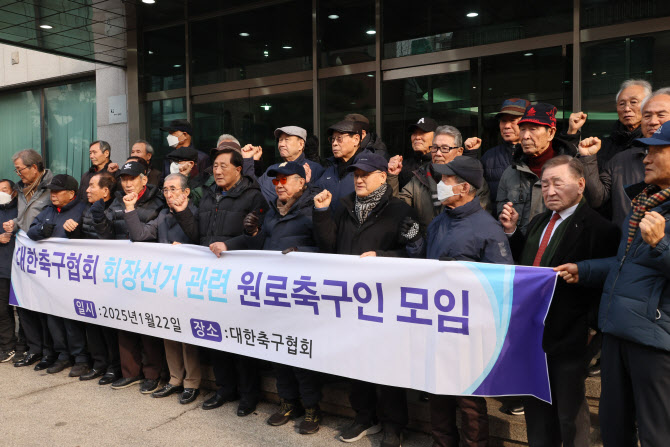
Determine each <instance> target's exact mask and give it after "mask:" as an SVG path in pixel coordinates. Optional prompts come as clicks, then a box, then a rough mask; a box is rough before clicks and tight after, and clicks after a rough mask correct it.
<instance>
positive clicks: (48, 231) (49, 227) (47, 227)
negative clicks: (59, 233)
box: [42, 224, 56, 238]
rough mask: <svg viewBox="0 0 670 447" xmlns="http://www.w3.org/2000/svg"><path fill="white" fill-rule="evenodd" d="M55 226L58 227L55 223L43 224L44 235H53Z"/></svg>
mask: <svg viewBox="0 0 670 447" xmlns="http://www.w3.org/2000/svg"><path fill="white" fill-rule="evenodd" d="M54 228H56V225H54V224H42V236H44V237H45V238H47V237H51V235H52V234H54Z"/></svg>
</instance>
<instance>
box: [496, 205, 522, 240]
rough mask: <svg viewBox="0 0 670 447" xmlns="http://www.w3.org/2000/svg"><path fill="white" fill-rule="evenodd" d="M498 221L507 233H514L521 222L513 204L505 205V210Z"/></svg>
mask: <svg viewBox="0 0 670 447" xmlns="http://www.w3.org/2000/svg"><path fill="white" fill-rule="evenodd" d="M498 220H499V221H500V223H501V224H502V226H503V230H505V233H507V234H510V233H514V231H515V230H516V224H517V222H518V221H519V213H517V211H516V210H515V209H514V206H513V204H512V202H507V203H506V204H505V205H503V210H502V212H501V213H500V216H498Z"/></svg>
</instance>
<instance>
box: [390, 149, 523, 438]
mask: <svg viewBox="0 0 670 447" xmlns="http://www.w3.org/2000/svg"><path fill="white" fill-rule="evenodd" d="M433 169H434V171H435V172H436V173H438V174H441V175H442V178H441V179H440V180H438V183H437V197H438V200H440V201H441V202H442V204H443V205H444V211H443V212H442V213H441V214H440V215H439V216H437V217H436V218H435V219H433V221H432V222H431V223H430V225H429V226H428V230H427V232H426V237H425V238H421V239H419V240H418V241H415V242H411V243H409V244H408V245H407V252H408V253H409V255H410V256H411V257H414V258H424V257H425V258H428V259H439V260H442V261H474V262H489V263H493V264H513V263H514V261H513V259H512V252H511V250H510V247H509V242H508V241H507V237H506V236H505V233H504V232H503V229H502V226H501V225H500V223H499V222H497V221H496V220H495V219H494V218H493V217H492V216H491V214H489V213H487V212H486V211H484V210H483V209H482V207H481V206H480V205H479V200H477V189H479V188H481V187H482V185H483V184H484V170H483V168H482V165H481V164H480V163H479V162H478V161H477V160H475V159H472V158H470V157H456V158H455V159H454V160H453V161H451V162H449V163H447V164H444V165H437V164H433ZM436 180H437V179H436ZM404 227H405V225H402V226H401V231H403V232H404V231H406V228H404ZM457 407H458V408H459V410H460V413H461V436H460V437H461V438H462V440H463V441H466V442H465V444H467V445H488V435H489V432H488V429H489V427H488V416H487V409H486V401H485V400H484V398H483V397H474V396H473V397H470V396H442V395H439V396H438V395H435V396H432V397H431V398H430V421H431V434H432V436H433V440H434V444H433V445H440V446H442V445H459V442H458V440H459V433H458V429H457V428H456V411H455V410H456V408H457Z"/></svg>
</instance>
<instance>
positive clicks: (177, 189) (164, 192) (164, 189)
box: [163, 188, 183, 195]
mask: <svg viewBox="0 0 670 447" xmlns="http://www.w3.org/2000/svg"><path fill="white" fill-rule="evenodd" d="M177 191H183V189H181V188H163V195H167V194H168V193H170V194H174V193H176V192H177Z"/></svg>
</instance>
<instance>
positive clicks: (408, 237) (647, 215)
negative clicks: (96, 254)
mask: <svg viewBox="0 0 670 447" xmlns="http://www.w3.org/2000/svg"><path fill="white" fill-rule="evenodd" d="M616 109H617V113H618V117H619V119H618V121H617V122H616V123H615V126H614V129H613V131H612V133H611V134H610V135H609V136H608V137H606V138H603V139H602V140H601V139H599V138H597V137H588V138H583V137H582V135H581V128H582V126H583V125H584V123H585V122H586V121H587V119H588V117H587V115H586V114H585V113H583V112H576V113H573V114H571V115H570V117H569V119H568V126H567V129H566V130H565V131H564V132H559V131H558V129H557V121H558V120H557V116H556V114H557V109H556V107H554V106H553V105H551V104H546V103H536V104H530V103H529V101H527V100H524V99H519V98H511V99H508V100H506V101H504V103H503V104H502V107H501V109H500V113H498V114H497V120H498V122H499V126H500V136H501V139H502V143H501V144H498V145H494V144H490V143H493V142H482V141H481V140H480V139H479V138H477V137H472V138H468V139H466V140H465V141H464V140H463V136H462V135H461V133H460V132H459V130H458V129H456V128H455V127H453V126H450V125H446V124H443V125H439V124H438V123H437V122H436V121H435V120H433V119H431V118H430V117H422V118H420V119H418V120H417V122H416V123H414V124H412V125H411V126H409V129H408V131H409V132H408V133H409V134H410V135H411V137H410V143H411V146H412V151H411V153H410V154H409V155H407V154H406V156H405V157H403V156H400V155H396V156H393V157H390V156H389V152H388V151H387V149H386V147H385V145H384V143H383V142H382V140H381V138H380V137H379V136H378V135H376V134H375V133H373V132H371V131H370V128H369V121H368V120H367V119H366V118H365V117H364V116H362V115H358V114H351V115H347V116H346V117H344V119H343V120H342V121H340V122H338V123H335V124H333V125H332V126H330V127H329V128H328V131H327V137H328V142H329V143H330V147H331V149H332V154H333V155H332V156H331V157H329V158H327V159H326V160H324V162H323V163H320V162H319V160H318V159H315V158H314V157H309V158H308V157H307V156H306V145H307V144H309V141H310V137H308V135H307V132H306V130H305V129H303V128H301V127H298V126H294V125H290V126H285V127H281V128H278V129H276V130H275V132H274V137H275V139H276V141H277V150H278V153H279V155H280V157H281V158H282V160H281V162H280V163H276V164H273V165H271V166H268V167H264V166H262V152H263V149H262V148H261V147H258V146H253V145H251V144H247V145H246V146H244V147H242V146H241V145H240V143H239V141H238V140H237V139H236V138H235V137H234V136H232V135H226V134H224V135H221V137H220V138H219V140H218V141H217V146H216V148H214V149H212V150H211V151H210V153H209V154H206V153H204V152H203V151H200V150H196V148H195V147H194V145H193V143H192V141H191V135H192V134H193V131H192V127H191V124H190V123H189V122H188V121H185V120H175V121H173V122H172V123H170V125H169V126H167V127H165V128H162V130H164V131H165V132H167V134H168V136H167V141H168V144H169V146H170V147H172V148H173V150H172V151H171V152H170V153H168V154H167V156H166V160H165V164H164V166H162V169H160V168H161V167H156V166H152V156H153V153H154V150H153V148H152V147H151V145H150V144H149V143H148V142H146V141H142V140H141V141H138V142H136V143H135V144H133V145H132V149H131V152H130V156H129V158H128V159H127V160H126V161H124V162H123V163H121V164H116V163H112V162H111V160H110V153H111V148H110V146H109V144H107V143H106V142H104V141H96V142H94V143H92V144H91V146H90V149H89V152H90V159H91V163H92V166H91V169H90V170H89V171H87V172H86V173H85V174H84V175H83V176H82V178H81V180H80V181H77V179H75V178H73V177H71V176H69V175H65V174H57V175H54V173H52V172H51V171H50V170H49V169H46V168H45V166H44V163H43V160H42V158H41V156H40V155H39V154H38V153H37V152H35V151H34V150H31V149H28V150H22V151H20V152H17V153H16V154H15V155H14V157H13V158H12V162H13V164H14V167H15V172H16V174H17V175H18V176H19V178H20V181H19V182H18V183H17V184H15V183H14V182H12V181H11V180H6V179H5V180H0V220H1V221H2V223H3V230H4V233H3V234H1V235H0V252H1V253H0V300H2V302H0V361H1V362H9V361H13V362H14V366H15V367H27V366H32V365H34V366H33V368H34V369H35V370H38V371H39V370H46V372H47V373H52V374H53V373H59V372H61V371H63V370H65V369H68V368H70V369H69V375H70V376H71V377H78V378H79V380H93V379H97V380H98V383H99V384H100V385H110V386H111V387H112V388H114V389H122V388H127V387H130V386H132V385H136V384H139V389H140V392H141V393H144V394H151V395H152V396H153V397H155V398H164V397H167V396H170V395H173V394H176V395H178V396H179V402H180V403H182V404H189V403H191V402H193V401H194V400H195V399H196V398H197V396H198V394H199V390H200V384H201V378H202V377H201V366H200V364H201V362H200V360H201V359H200V355H201V354H206V355H207V356H208V357H209V359H210V362H211V364H212V366H213V370H214V375H215V378H216V385H217V387H218V389H217V391H216V392H215V393H213V394H212V395H211V396H210V397H209V398H208V399H206V400H205V401H204V402H203V404H202V408H203V409H204V410H210V409H214V408H217V407H220V406H221V405H223V404H225V403H227V402H231V401H237V400H239V403H238V408H237V415H238V416H246V415H248V414H250V413H252V412H253V411H254V409H255V407H256V405H257V403H258V400H259V395H260V379H259V365H258V362H257V361H256V360H254V359H251V358H249V357H244V356H239V355H235V354H231V353H227V352H223V351H206V352H201V351H205V350H201V349H199V348H198V347H196V346H192V345H188V344H183V343H178V342H175V341H170V340H161V339H157V338H154V337H150V336H147V335H140V334H135V333H131V332H126V331H120V330H115V329H111V328H107V327H102V326H97V325H94V324H89V323H82V322H79V321H74V320H69V319H64V318H60V317H56V316H53V315H45V314H41V313H38V312H34V311H30V310H28V309H25V308H21V307H18V308H17V309H16V310H17V311H18V316H19V322H20V327H19V328H16V327H15V323H14V320H15V319H14V308H13V307H11V306H9V305H8V295H9V284H10V275H11V260H12V253H13V246H14V238H15V234H16V233H17V232H18V231H19V230H24V231H25V232H26V233H27V234H28V236H29V237H30V238H31V239H33V240H41V239H45V238H51V237H60V238H77V239H126V240H128V239H129V240H132V241H142V242H155V243H163V244H199V245H202V246H206V247H209V249H210V250H211V252H212V253H213V255H215V256H217V257H220V256H225V252H227V251H232V250H245V249H255V250H277V251H282V252H283V253H284V254H287V253H290V252H292V251H301V252H302V251H305V252H322V253H334V254H347V255H356V256H361V257H371V256H394V257H408V258H427V259H437V260H441V261H471V262H486V263H498V264H519V265H528V266H541V267H553V268H554V269H555V270H556V271H557V272H559V273H558V274H559V276H560V277H561V279H559V280H558V283H557V286H556V290H555V294H554V298H553V301H552V304H551V307H550V310H549V313H548V315H547V316H546V320H545V329H544V335H543V340H542V346H543V349H544V350H545V352H546V354H547V365H548V373H549V379H550V386H551V395H552V404H548V403H546V402H544V401H540V400H538V399H536V398H533V397H521V398H520V399H521V403H522V405H523V407H522V410H521V411H523V412H524V414H525V418H526V424H527V432H528V441H529V443H530V445H531V446H545V445H560V444H561V443H562V444H563V445H565V446H587V445H589V435H590V414H589V407H588V404H587V401H586V396H585V379H586V377H587V368H588V365H589V362H590V361H591V359H592V358H593V355H594V345H596V348H595V351H597V350H598V349H599V346H600V344H599V340H602V353H601V369H602V397H601V405H600V424H601V434H602V438H603V442H604V444H605V446H618V445H621V446H630V445H634V444H635V443H636V442H637V440H638V439H639V440H640V441H641V443H642V445H643V446H645V445H650V446H656V445H662V444H663V441H662V440H663V439H670V424H668V422H669V421H670V410H669V407H668V405H667V404H666V402H667V399H666V396H668V395H669V394H667V393H666V391H670V389H669V388H670V387H669V385H670V383H669V382H668V377H670V374H668V373H669V372H670V355H669V354H668V351H670V286H669V284H668V272H669V271H670V248H669V247H670V233H668V225H669V224H668V223H667V222H668V217H665V216H668V215H669V214H670V200H669V199H670V124H668V125H663V123H664V122H665V121H667V120H670V88H667V89H660V90H657V91H655V92H652V89H651V86H650V85H649V83H647V82H646V81H641V80H629V81H626V82H624V83H623V85H622V87H621V90H620V91H619V93H618V94H617V96H616ZM483 144H488V146H489V147H488V149H487V150H486V151H485V152H484V153H483V155H481V154H480V152H481V147H482V145H483ZM163 172H165V173H166V174H167V175H163ZM601 295H602V299H601ZM600 331H602V335H601V333H600ZM164 359H165V360H166V362H167V367H168V369H169V380H168V381H166V382H165V383H162V381H161V372H162V369H163V362H164ZM445 367H447V366H445ZM273 369H274V374H275V376H276V380H277V390H278V394H279V397H280V399H281V403H280V405H279V408H278V409H277V411H276V413H274V414H273V415H272V416H271V417H270V418H269V419H268V421H267V422H268V423H269V424H270V425H273V426H279V425H283V424H286V423H287V422H288V421H290V420H293V419H296V418H300V417H302V418H303V419H302V421H301V422H300V424H299V431H300V433H302V434H310V433H315V432H316V431H317V430H318V429H319V426H320V422H321V418H322V415H321V411H320V409H319V401H320V400H321V376H320V375H319V374H318V373H316V372H314V371H308V370H305V369H301V368H295V367H290V366H287V365H281V364H274V365H273ZM426 398H427V399H428V400H429V406H430V417H431V434H432V437H433V440H434V445H435V446H456V445H459V443H460V444H462V445H468V446H475V445H476V446H483V445H487V444H488V439H489V438H488V437H489V425H488V415H487V407H486V401H485V400H484V398H482V397H474V396H442V395H430V396H426ZM349 399H350V403H351V406H352V408H353V409H354V411H355V413H356V416H355V418H354V420H353V421H352V423H351V425H350V426H349V427H347V428H346V429H344V430H343V431H342V433H341V434H340V439H341V440H342V441H344V442H354V441H356V440H359V439H361V438H362V437H364V436H366V435H369V434H374V433H378V432H380V431H382V430H383V439H382V442H381V445H382V446H383V447H391V446H400V445H401V440H402V433H403V429H404V428H405V426H406V425H407V422H408V411H407V398H406V390H404V389H401V388H395V387H391V386H385V385H375V384H373V383H367V382H362V381H358V380H351V391H350V395H349ZM457 413H460V419H461V423H460V431H459V429H458V428H457V424H456V419H457V418H456V416H457ZM303 416H304V417H303Z"/></svg>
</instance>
